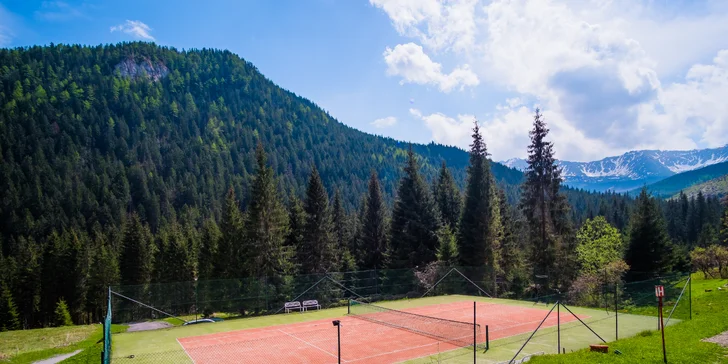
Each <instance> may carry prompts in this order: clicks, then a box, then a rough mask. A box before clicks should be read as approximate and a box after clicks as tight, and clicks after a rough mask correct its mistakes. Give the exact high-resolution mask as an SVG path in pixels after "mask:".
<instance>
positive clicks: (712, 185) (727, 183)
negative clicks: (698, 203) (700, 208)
mask: <svg viewBox="0 0 728 364" xmlns="http://www.w3.org/2000/svg"><path fill="white" fill-rule="evenodd" d="M682 192H684V193H685V194H686V195H687V196H688V197H690V198H694V197H696V196H697V195H698V193H702V194H703V195H706V196H718V197H722V196H726V195H728V174H726V175H723V176H720V177H717V178H713V179H711V180H709V181H706V182H703V183H699V184H696V185H692V186H690V187H688V188H686V189H685V190H683V191H682ZM678 196H679V194H678V195H675V196H673V197H674V198H676V197H678Z"/></svg>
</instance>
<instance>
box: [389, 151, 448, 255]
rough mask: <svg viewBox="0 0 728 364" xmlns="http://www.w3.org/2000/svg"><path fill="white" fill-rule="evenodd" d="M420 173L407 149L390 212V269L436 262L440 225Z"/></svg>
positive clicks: (412, 155)
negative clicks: (402, 174)
mask: <svg viewBox="0 0 728 364" xmlns="http://www.w3.org/2000/svg"><path fill="white" fill-rule="evenodd" d="M419 169H420V167H419V165H418V163H417V160H416V159H415V154H414V152H413V151H412V147H411V146H410V149H409V151H408V152H407V164H406V165H405V168H404V176H403V177H402V178H401V179H400V181H399V188H398V189H397V199H396V200H395V202H394V210H393V212H392V223H391V233H390V236H391V239H390V248H391V254H389V259H390V266H391V267H392V268H411V267H418V266H425V265H426V264H427V263H429V262H432V261H434V260H435V259H437V257H436V256H435V254H436V252H437V247H438V245H439V242H438V239H437V230H438V229H439V228H440V222H439V218H438V216H437V210H436V207H435V203H434V201H433V200H432V196H431V195H430V190H429V189H428V188H427V185H426V184H425V181H424V180H423V179H422V176H421V175H420V172H419Z"/></svg>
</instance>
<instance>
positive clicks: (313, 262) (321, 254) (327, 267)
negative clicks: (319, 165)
mask: <svg viewBox="0 0 728 364" xmlns="http://www.w3.org/2000/svg"><path fill="white" fill-rule="evenodd" d="M303 209H304V211H305V212H306V224H305V225H304V229H303V240H302V244H301V245H300V247H299V249H298V251H297V252H296V253H297V258H298V262H299V264H300V266H301V270H302V271H303V273H306V274H307V273H323V272H328V271H336V269H337V268H338V263H339V261H338V258H339V256H338V252H337V251H336V248H337V247H336V241H335V240H334V236H333V229H334V227H333V225H332V223H331V210H330V208H329V197H328V194H327V193H326V189H325V188H324V185H323V182H322V181H321V177H320V176H319V174H318V170H317V169H316V167H314V168H313V169H312V171H311V177H310V178H309V182H308V190H307V191H306V200H305V201H304V204H303Z"/></svg>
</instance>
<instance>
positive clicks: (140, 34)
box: [110, 20, 155, 40]
mask: <svg viewBox="0 0 728 364" xmlns="http://www.w3.org/2000/svg"><path fill="white" fill-rule="evenodd" d="M110 29H111V32H112V33H113V32H123V33H126V34H129V35H131V36H133V37H134V38H138V39H146V40H155V39H154V37H153V36H152V35H151V34H149V33H150V32H151V31H152V28H150V27H149V26H148V25H146V24H144V23H142V22H141V21H139V20H127V21H126V22H125V23H123V24H119V25H117V26H113V27H111V28H110Z"/></svg>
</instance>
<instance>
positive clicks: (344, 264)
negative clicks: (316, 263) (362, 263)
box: [331, 189, 356, 271]
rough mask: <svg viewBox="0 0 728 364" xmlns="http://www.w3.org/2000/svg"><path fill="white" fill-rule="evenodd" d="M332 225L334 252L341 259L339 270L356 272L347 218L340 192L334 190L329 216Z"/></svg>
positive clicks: (349, 225)
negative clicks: (332, 204) (335, 251)
mask: <svg viewBox="0 0 728 364" xmlns="http://www.w3.org/2000/svg"><path fill="white" fill-rule="evenodd" d="M331 220H332V223H333V224H334V240H335V245H336V250H337V251H338V252H339V254H340V257H341V270H343V271H353V270H356V258H355V257H354V254H353V253H352V251H353V248H352V246H351V245H352V244H351V242H352V239H353V237H352V232H351V224H350V223H349V220H350V219H349V216H348V215H347V213H346V210H345V209H344V204H343V201H342V199H341V192H339V190H338V189H337V190H336V193H334V206H333V210H332V215H331Z"/></svg>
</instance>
